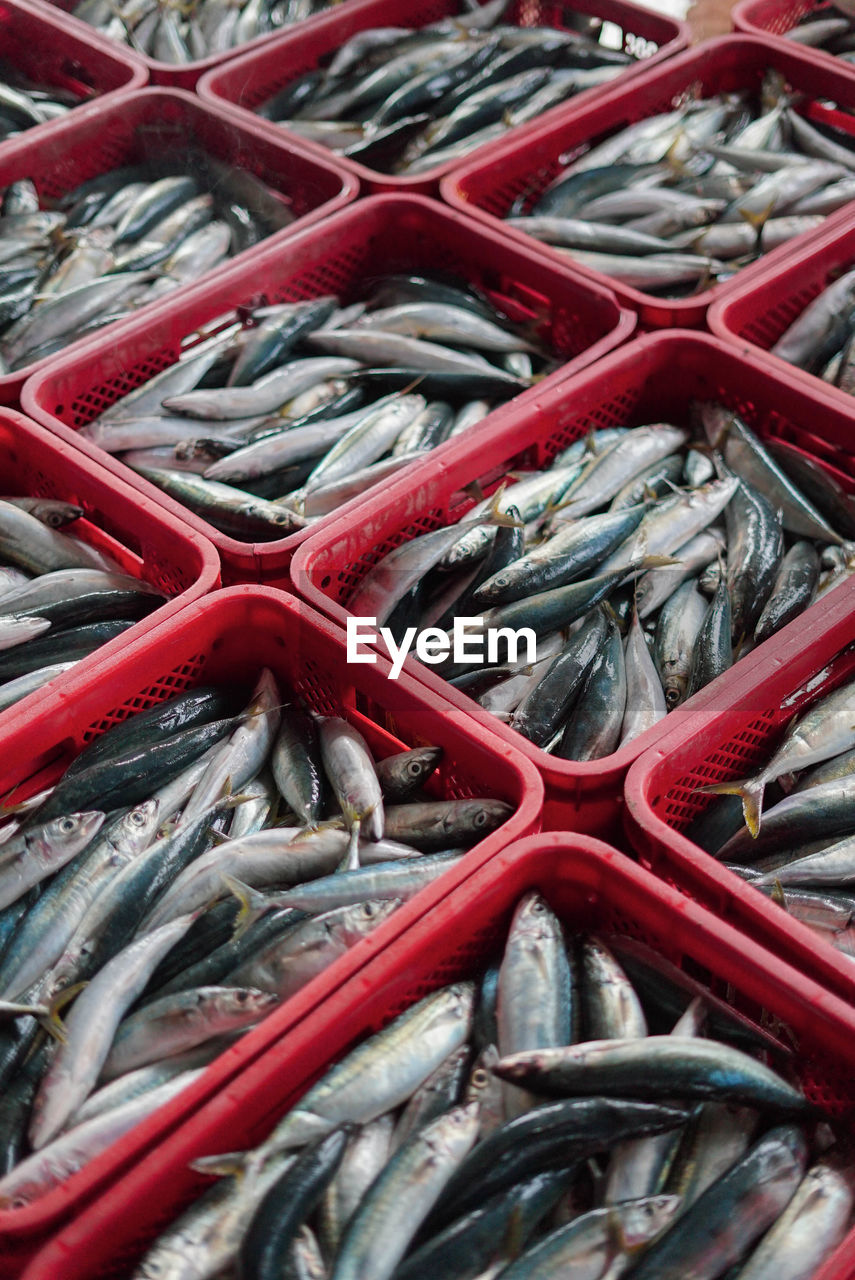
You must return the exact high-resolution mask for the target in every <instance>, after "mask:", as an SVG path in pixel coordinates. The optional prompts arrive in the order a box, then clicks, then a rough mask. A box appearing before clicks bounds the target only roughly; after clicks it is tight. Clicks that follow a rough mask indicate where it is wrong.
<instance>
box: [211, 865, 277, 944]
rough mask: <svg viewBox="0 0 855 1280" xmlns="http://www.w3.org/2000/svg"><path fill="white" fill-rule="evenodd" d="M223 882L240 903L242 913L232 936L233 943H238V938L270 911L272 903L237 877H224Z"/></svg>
mask: <svg viewBox="0 0 855 1280" xmlns="http://www.w3.org/2000/svg"><path fill="white" fill-rule="evenodd" d="M222 881H223V884H224V885H225V886H226V888H227V889H228V891H229V893H231V894H233V895H234V897H236V898H237V900H238V902H239V903H240V911H239V912H238V913H237V919H236V920H235V929H234V933H233V934H232V942H236V941H237V940H238V938H242V937H243V935H244V934H245V933H246V931H247V929H248V928H249V927H250V925H251V924H254V923H255V921H256V920H258V918H259V917H260V916H262V915H264V913H265V912H266V911H269V910H270V907H271V903H270V901H269V900H268V899H267V898H265V896H264V894H263V893H259V892H258V890H257V889H253V888H252V886H251V885H248V884H244V882H243V881H242V880H238V879H237V878H236V877H235V876H229V875H223V876H222Z"/></svg>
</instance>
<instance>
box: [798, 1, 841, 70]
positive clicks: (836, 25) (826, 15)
mask: <svg viewBox="0 0 855 1280" xmlns="http://www.w3.org/2000/svg"><path fill="white" fill-rule="evenodd" d="M783 34H784V36H785V38H786V39H787V40H792V41H794V43H795V44H802V45H805V46H806V47H807V48H808V49H822V50H824V51H825V53H830V54H832V55H833V56H834V57H836V58H839V59H840V61H841V62H855V13H853V12H852V10H851V8H850V6H849V5H848V4H847V3H846V0H843V3H841V4H839V5H837V4H832V5H823V6H822V11H821V12H820V13H819V14H818V13H817V10H816V9H814V10H813V11H812V12H811V11H810V10H808V12H807V13H804V14H802V16H801V18H800V19H799V21H798V22H797V23H796V25H795V26H794V27H791V28H790V30H789V31H785V32H784V33H783Z"/></svg>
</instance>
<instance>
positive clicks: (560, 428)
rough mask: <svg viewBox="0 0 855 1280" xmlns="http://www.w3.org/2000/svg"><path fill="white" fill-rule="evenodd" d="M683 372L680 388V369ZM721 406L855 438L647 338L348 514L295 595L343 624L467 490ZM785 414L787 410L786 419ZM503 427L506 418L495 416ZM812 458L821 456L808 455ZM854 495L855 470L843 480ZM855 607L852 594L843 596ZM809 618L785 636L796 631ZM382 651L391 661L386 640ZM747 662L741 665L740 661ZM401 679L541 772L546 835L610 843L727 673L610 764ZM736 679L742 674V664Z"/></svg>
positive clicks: (727, 369) (709, 346)
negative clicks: (368, 587)
mask: <svg viewBox="0 0 855 1280" xmlns="http://www.w3.org/2000/svg"><path fill="white" fill-rule="evenodd" d="M675 369H679V371H680V376H679V378H675V377H674V370H675ZM696 399H699V400H720V401H721V402H722V403H724V404H726V405H728V406H729V407H731V408H733V409H736V410H737V411H738V412H739V413H741V414H742V415H743V416H744V417H745V419H746V421H747V422H748V423H749V424H750V425H751V426H752V427H753V428H754V429H755V430H756V431H758V432H759V434H760V435H761V436H774V437H778V438H781V439H786V440H789V441H795V442H796V443H801V442H802V441H801V436H800V434H799V429H800V427H801V424H803V423H807V424H808V426H809V428H810V431H811V432H812V433H813V435H815V436H817V437H819V439H820V440H821V441H824V442H825V447H827V448H829V449H831V450H835V449H839V446H840V445H841V444H843V443H846V442H848V441H849V440H850V439H851V433H852V423H851V419H847V418H846V417H845V416H844V415H843V414H841V413H840V412H839V411H838V410H837V409H836V407H834V406H831V405H828V404H824V403H820V402H819V401H818V400H817V398H816V397H815V396H812V395H811V394H810V393H809V392H807V391H806V390H805V389H804V388H802V387H794V388H790V387H788V386H785V385H784V384H783V382H782V380H781V379H780V378H779V377H778V376H777V374H776V373H775V372H771V371H766V370H763V369H760V368H758V367H757V365H756V364H754V363H752V362H751V361H749V360H745V359H744V358H742V357H741V356H740V355H739V354H738V353H737V352H736V351H734V350H733V349H732V348H730V349H729V348H728V347H726V346H725V344H724V343H721V342H718V341H717V340H716V339H714V338H710V337H707V336H705V335H701V334H691V333H686V332H677V331H672V332H670V333H667V332H666V333H660V334H652V335H648V336H646V337H643V338H638V339H636V340H634V341H633V342H631V343H629V344H628V345H627V346H625V347H622V348H621V349H620V350H618V351H615V352H612V354H611V355H610V356H607V357H606V358H605V359H603V360H601V361H600V362H599V363H598V364H597V365H595V366H594V367H592V368H590V369H588V370H586V371H585V372H583V373H581V374H579V375H577V376H576V377H575V378H574V379H573V380H572V381H568V382H566V383H564V384H563V385H561V386H558V387H555V388H554V389H553V390H551V391H550V392H549V393H547V394H544V395H543V396H541V398H540V401H539V403H538V404H537V405H536V407H535V409H534V411H532V412H525V413H523V412H519V413H517V414H514V415H513V416H511V415H510V414H509V415H507V417H505V418H503V420H502V424H501V428H500V427H499V426H498V424H497V427H496V429H495V430H494V431H493V434H492V436H491V438H490V440H489V441H485V440H483V439H481V440H479V441H478V443H477V448H476V447H475V446H474V445H473V444H468V443H467V442H466V440H465V438H464V439H463V440H461V441H459V442H453V444H454V448H453V450H452V449H450V450H449V451H448V452H447V453H446V454H445V455H444V456H443V460H442V466H441V467H439V466H432V465H431V462H430V459H428V460H427V461H426V462H424V463H422V464H420V466H419V470H418V472H416V471H415V470H414V471H413V472H412V474H411V476H410V477H409V479H408V480H406V481H404V480H401V481H395V482H394V483H392V484H390V485H388V486H387V487H385V488H384V490H383V493H382V495H378V496H377V497H375V498H373V499H367V500H366V501H365V502H364V503H363V505H362V507H361V509H360V511H359V513H358V514H359V519H358V521H357V520H353V519H349V520H348V519H346V518H345V517H344V516H342V517H341V518H340V519H337V520H336V521H335V522H334V523H332V524H330V525H329V527H328V528H327V529H326V530H325V531H322V532H319V533H317V534H315V535H314V536H313V537H311V538H310V539H309V540H308V541H307V542H305V543H304V544H303V546H301V548H300V550H299V551H298V553H297V555H296V556H295V557H294V562H293V564H292V566H291V578H292V582H293V584H294V588H295V590H296V591H297V592H299V594H300V595H302V596H304V597H305V599H307V600H308V601H309V602H310V603H311V604H312V605H314V607H315V608H317V609H321V610H323V611H324V612H325V613H327V614H328V615H329V617H331V618H333V619H334V620H335V621H336V622H338V623H340V624H341V625H342V626H344V625H345V622H346V618H347V616H348V608H347V602H348V600H349V599H350V597H351V595H352V593H353V590H354V588H355V587H356V585H357V584H358V583H359V582H361V580H362V579H363V578H364V576H365V574H366V573H367V572H368V570H369V569H370V568H371V567H372V566H373V565H374V564H376V563H377V561H378V560H380V559H381V558H382V557H383V556H384V555H386V554H387V553H388V552H389V551H390V550H391V549H392V548H393V547H395V546H397V545H398V544H399V543H401V542H405V541H407V540H408V539H409V538H412V537H415V536H416V535H417V534H420V533H425V532H427V531H428V530H430V529H434V528H437V527H438V526H439V525H442V524H448V523H449V522H450V521H452V520H454V521H457V520H459V519H460V518H461V516H462V515H463V513H464V512H465V511H466V510H468V508H469V507H470V506H471V505H472V498H471V497H470V496H468V495H467V494H466V493H464V492H463V490H464V487H465V486H466V485H469V484H471V483H472V481H474V480H476V479H478V480H479V481H480V483H481V485H482V487H483V489H484V492H485V493H489V492H490V491H491V490H492V489H494V488H496V487H497V485H498V483H499V482H500V481H501V479H502V478H503V477H504V476H505V475H506V474H508V473H509V472H510V471H514V470H516V469H518V468H520V467H528V468H537V467H539V466H542V465H543V464H544V463H545V462H547V461H548V460H549V459H550V458H552V457H554V456H555V454H556V453H558V452H559V450H560V449H563V448H565V447H566V445H568V444H569V443H570V442H571V441H572V440H575V439H578V438H579V437H580V436H584V435H585V434H586V433H587V432H588V431H589V430H590V429H591V428H592V427H594V428H598V427H609V426H617V425H620V426H624V425H629V426H637V425H640V424H641V423H645V422H660V421H666V422H675V423H685V422H687V420H688V414H689V409H690V405H691V402H692V401H693V400H696ZM784 406H786V410H785V409H784ZM497 417H498V415H497ZM811 452H813V453H815V452H816V451H815V449H811ZM845 480H846V483H847V484H848V487H849V488H850V489H855V462H853V467H852V468H850V472H849V474H848V475H847V476H846V477H845ZM835 594H836V595H838V596H840V595H842V596H843V597H844V598H845V599H847V600H848V601H849V604H850V607H853V601H855V597H853V592H852V588H846V589H844V591H843V592H839V591H838V592H836V593H835ZM804 625H805V622H804V617H802V618H800V619H796V620H795V621H794V622H792V623H791V624H790V627H789V628H787V629H786V631H784V632H781V633H779V636H785V635H788V634H790V631H791V630H794V631H796V632H799V631H800V630H801V629H803V627H804ZM780 643H781V641H780V640H779V638H778V637H772V638H771V639H770V640H768V641H766V643H765V644H764V645H762V646H761V648H760V650H759V652H760V653H762V654H768V655H769V656H768V661H769V662H770V663H775V662H776V661H777V659H776V656H775V655H776V654H777V652H778V649H779V647H780ZM378 647H379V650H380V652H385V649H384V647H383V645H382V642H381V643H380V644H379V646H378ZM745 661H747V659H743V662H745ZM404 670H406V671H409V672H410V673H411V674H412V675H414V676H416V677H417V678H418V679H419V680H420V681H421V682H422V683H423V684H424V685H426V686H427V688H428V689H430V690H431V691H432V692H433V693H434V694H435V695H436V697H437V698H443V699H444V700H445V701H446V702H447V703H448V704H449V705H450V706H454V707H457V708H459V709H461V710H466V711H467V712H468V713H469V715H470V716H471V717H472V719H473V720H474V721H475V722H476V723H477V724H478V725H481V726H483V727H484V728H485V729H487V728H489V729H491V730H492V731H493V732H494V733H497V734H499V735H500V736H501V737H502V738H503V739H504V741H506V742H507V743H509V744H510V743H513V744H514V746H516V747H517V748H518V749H519V750H520V751H521V752H523V754H525V755H526V756H528V758H529V759H530V760H532V761H534V763H536V764H537V766H538V768H539V769H540V772H541V774H542V776H543V779H544V782H545V784H546V808H545V811H544V826H545V827H546V828H547V829H548V830H553V829H555V830H561V829H563V830H573V831H585V832H590V833H592V834H597V835H602V836H604V838H612V837H613V836H615V835H616V834H617V831H618V830H619V819H620V807H621V804H622V785H623V779H624V777H625V776H626V771H627V769H628V768H629V766H630V765H631V764H632V763H633V762H634V761H635V760H636V759H637V758H638V756H639V755H641V754H642V753H643V752H644V751H646V750H647V748H648V747H650V746H652V744H653V743H654V742H657V741H658V740H659V739H660V738H661V737H662V736H663V735H665V734H668V732H669V730H671V728H672V726H675V725H676V724H677V723H683V722H684V720H685V719H686V717H687V716H689V717H692V715H693V713H695V708H696V707H697V708H698V711H697V713H696V714H698V715H700V714H702V713H701V710H700V709H701V708H705V707H706V706H707V705H708V703H709V702H710V700H711V699H715V698H716V696H717V691H718V690H720V691H721V692H720V694H719V695H718V696H720V697H726V690H727V689H728V687H729V683H730V680H731V674H730V673H726V674H725V675H723V676H721V677H720V678H719V679H718V680H716V681H715V682H714V683H713V684H712V685H710V686H708V687H707V688H706V689H704V690H703V691H702V692H701V693H699V694H697V695H696V697H695V698H693V699H692V701H691V702H690V703H688V704H687V705H685V706H683V707H681V708H679V709H678V710H677V711H674V712H671V713H670V714H669V715H668V716H666V717H665V719H664V720H662V721H660V723H659V724H658V725H655V726H654V727H653V728H652V729H649V730H648V731H647V732H646V733H644V734H642V735H641V736H640V737H638V738H637V739H636V740H635V741H634V742H630V743H628V744H627V745H626V746H625V747H622V748H621V749H620V750H619V751H616V752H615V753H614V754H613V755H611V756H608V757H606V758H605V759H603V760H592V761H585V762H577V761H570V760H559V759H557V758H556V757H555V756H551V755H548V754H547V753H546V752H545V751H542V750H541V749H540V748H538V747H535V746H534V745H533V744H532V743H530V742H528V741H527V740H526V739H524V738H523V737H522V736H521V735H520V734H518V733H515V732H514V731H513V730H511V729H510V728H509V727H508V726H506V725H503V724H502V723H501V722H500V721H498V720H496V719H495V717H493V716H492V715H491V714H490V713H489V712H486V711H484V710H482V709H481V708H480V707H479V706H478V704H477V703H476V702H474V701H472V700H471V699H469V698H467V697H466V696H465V695H464V694H462V693H460V692H459V691H457V690H455V689H454V688H452V686H451V685H449V684H447V683H446V682H445V681H444V680H443V679H442V678H441V677H440V676H439V675H438V674H436V673H435V672H434V671H432V670H431V668H429V667H426V666H423V665H422V664H421V663H419V662H417V661H415V660H414V659H412V658H407V660H406V662H405V664H404ZM734 670H740V671H741V670H742V663H740V664H738V666H737V667H736V668H734Z"/></svg>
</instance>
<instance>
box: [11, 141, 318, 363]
mask: <svg viewBox="0 0 855 1280" xmlns="http://www.w3.org/2000/svg"><path fill="white" fill-rule="evenodd" d="M293 221H294V215H293V214H292V213H291V212H290V210H289V209H288V207H287V205H286V204H284V203H283V200H282V198H281V197H279V196H276V195H275V194H274V193H273V192H272V191H271V190H270V189H269V188H268V187H266V186H265V185H264V183H262V182H261V180H260V179H258V178H256V177H255V176H254V175H253V174H251V173H249V172H247V171H245V170H237V169H233V168H232V167H231V165H229V164H226V163H224V162H223V161H221V160H218V159H216V157H214V156H210V155H207V154H204V153H202V152H201V151H197V150H195V149H194V147H193V145H192V142H188V144H187V148H186V150H185V151H183V152H182V155H181V161H180V169H178V168H177V167H176V163H175V162H174V161H170V160H169V159H168V158H162V159H161V160H160V162H158V161H154V160H152V161H151V162H144V163H140V164H133V165H126V166H123V167H122V168H119V169H111V170H109V171H108V172H106V173H101V174H99V175H98V176H97V177H95V178H90V179H88V180H87V181H85V182H82V183H81V184H80V185H79V186H77V187H75V188H74V190H73V191H70V192H68V193H67V194H66V195H64V196H62V197H60V198H59V200H56V201H51V200H47V199H43V198H42V197H40V196H39V193H38V191H37V189H36V186H35V184H34V183H33V182H31V181H30V180H29V179H28V178H23V179H21V180H20V181H18V182H13V183H12V184H11V186H9V187H7V188H6V190H5V191H4V193H3V196H2V200H0V373H8V372H10V371H14V370H16V369H20V368H23V366H25V365H28V364H32V363H33V362H34V361H36V360H41V359H43V358H44V357H45V356H49V355H52V354H53V353H54V352H56V351H61V350H62V348H63V347H65V346H67V345H68V343H69V342H74V341H76V340H77V339H78V338H83V337H87V336H89V335H91V334H94V333H96V332H97V331H98V330H99V329H101V328H103V326H104V325H107V324H111V323H112V322H113V321H114V320H118V319H119V318H120V317H122V316H125V315H127V314H128V313H129V312H131V311H134V310H136V308H138V307H141V306H144V305H145V304H146V303H148V302H154V301H155V299H157V298H162V297H164V296H165V295H166V294H168V293H170V292H171V291H172V290H173V289H175V288H177V287H178V286H179V285H182V284H188V283H190V282H191V281H193V280H197V279H198V278H199V277H200V276H202V275H204V274H205V272H206V271H210V270H211V269H212V268H213V267H215V266H217V265H218V264H219V263H222V262H224V261H225V260H226V259H227V258H229V257H231V256H232V255H234V254H236V253H240V252H241V251H242V250H244V249H248V248H250V246H251V245H253V244H257V243H258V241H259V240H263V239H264V237H265V236H268V235H272V234H273V232H274V231H278V230H280V229H281V228H282V227H286V226H289V225H290V223H292V222H293Z"/></svg>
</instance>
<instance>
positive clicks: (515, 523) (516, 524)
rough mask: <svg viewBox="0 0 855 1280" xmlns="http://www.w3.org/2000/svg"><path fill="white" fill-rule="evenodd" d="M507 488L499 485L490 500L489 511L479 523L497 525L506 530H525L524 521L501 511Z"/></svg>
mask: <svg viewBox="0 0 855 1280" xmlns="http://www.w3.org/2000/svg"><path fill="white" fill-rule="evenodd" d="M506 488H507V485H504V484H501V485H499V487H498V489H497V490H496V492H495V493H494V494H493V495H492V497H491V498H490V503H489V506H488V508H487V511H486V512H485V514H484V518H483V520H481V521H480V522H479V523H481V524H497V525H501V526H502V528H504V529H524V528H525V523H524V521H522V520H518V519H516V517H515V516H511V515H508V513H507V512H506V511H501V510H500V509H499V503H500V502H501V500H502V497H503V496H504V493H505V489H506Z"/></svg>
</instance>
